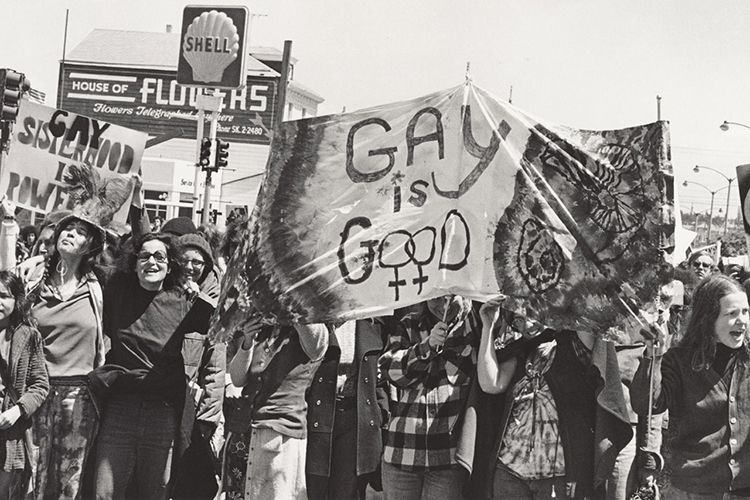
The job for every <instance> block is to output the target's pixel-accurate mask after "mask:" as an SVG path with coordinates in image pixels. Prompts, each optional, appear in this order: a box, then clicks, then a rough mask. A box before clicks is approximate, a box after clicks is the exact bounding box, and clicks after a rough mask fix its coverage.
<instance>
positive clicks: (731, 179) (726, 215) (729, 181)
mask: <svg viewBox="0 0 750 500" xmlns="http://www.w3.org/2000/svg"><path fill="white" fill-rule="evenodd" d="M729 123H733V122H727V121H725V122H724V123H722V124H721V126H722V127H724V126H727V127H728V125H727V124H729ZM735 125H741V126H742V127H747V125H742V124H741V123H736V124H735ZM747 128H750V127H747ZM722 130H726V129H724V128H722ZM702 168H705V169H706V170H711V171H712V172H716V173H717V174H719V175H720V176H722V177H724V178H725V179H726V180H727V189H728V191H727V208H726V212H725V213H724V237H725V238H726V236H727V226H728V224H729V199H730V198H731V197H732V182H734V180H735V179H736V177H727V176H726V175H724V174H723V173H722V172H719V171H718V170H716V169H715V168H711V167H702V166H699V165H696V166H694V167H693V172H695V173H696V174H697V173H699V172H700V171H701V170H700V169H702ZM703 187H705V186H703ZM709 191H710V189H709ZM719 191H720V190H719ZM717 192H718V191H717Z"/></svg>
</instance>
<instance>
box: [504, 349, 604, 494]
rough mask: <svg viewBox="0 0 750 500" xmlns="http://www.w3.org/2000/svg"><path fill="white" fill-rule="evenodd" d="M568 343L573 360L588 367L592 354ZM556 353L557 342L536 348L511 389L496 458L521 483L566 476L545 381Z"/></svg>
mask: <svg viewBox="0 0 750 500" xmlns="http://www.w3.org/2000/svg"><path fill="white" fill-rule="evenodd" d="M571 340H572V345H573V350H574V351H575V353H576V356H577V357H578V359H579V360H580V361H581V363H582V364H583V365H584V366H588V365H589V364H590V363H591V351H590V350H589V349H588V348H587V347H586V346H585V345H584V344H583V342H582V341H581V339H580V338H578V335H575V334H574V335H573V337H572V339H571ZM556 352H557V342H556V341H550V342H545V343H542V344H540V345H539V346H537V347H536V349H535V350H534V351H532V352H531V353H530V354H529V356H528V358H527V359H526V364H525V367H524V368H525V376H524V377H523V378H521V379H520V380H518V382H516V383H515V385H514V386H513V407H512V411H511V417H510V421H509V422H508V426H507V428H506V430H505V435H504V436H503V442H502V446H501V447H500V453H499V456H498V458H499V459H500V462H502V463H503V464H504V465H505V466H506V467H508V468H509V469H510V470H511V471H512V472H514V473H515V474H516V475H517V476H519V477H520V478H522V479H526V480H530V479H544V478H550V477H555V476H564V475H565V458H564V452H563V446H562V441H561V439H560V429H559V418H558V415H557V405H556V403H555V400H554V398H553V396H552V391H551V390H550V387H549V385H548V384H547V380H546V379H545V378H544V376H545V374H546V373H547V371H548V370H549V369H550V367H551V366H552V362H553V361H554V359H555V353H556Z"/></svg>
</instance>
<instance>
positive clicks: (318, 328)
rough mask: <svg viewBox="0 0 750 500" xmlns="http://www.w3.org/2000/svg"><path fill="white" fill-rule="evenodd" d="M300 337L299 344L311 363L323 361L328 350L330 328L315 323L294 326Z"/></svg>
mask: <svg viewBox="0 0 750 500" xmlns="http://www.w3.org/2000/svg"><path fill="white" fill-rule="evenodd" d="M294 329H295V330H297V335H298V336H299V343H300V345H301V346H302V350H303V351H305V354H307V357H308V358H310V361H318V360H320V359H323V356H325V353H326V350H327V349H328V327H326V326H325V325H322V324H319V323H315V324H310V325H294Z"/></svg>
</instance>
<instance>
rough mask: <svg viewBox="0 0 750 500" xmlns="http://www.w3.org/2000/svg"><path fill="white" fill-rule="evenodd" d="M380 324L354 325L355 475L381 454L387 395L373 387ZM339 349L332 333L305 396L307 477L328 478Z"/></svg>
mask: <svg viewBox="0 0 750 500" xmlns="http://www.w3.org/2000/svg"><path fill="white" fill-rule="evenodd" d="M381 328H382V324H381V323H380V322H379V321H378V320H360V321H357V326H356V352H355V356H356V357H357V360H358V363H359V371H358V374H357V422H358V424H357V442H356V443H352V445H353V446H354V445H356V446H357V475H359V476H362V475H365V474H369V473H370V472H373V471H375V470H376V469H377V467H378V464H379V463H380V457H381V454H382V451H383V441H382V437H381V427H382V425H383V418H384V417H383V414H384V412H385V413H387V411H388V402H387V394H386V392H385V391H384V390H383V389H379V388H377V387H376V386H377V373H378V372H377V370H378V357H379V356H380V354H381V352H382V351H383V340H382V335H381ZM340 356H341V349H340V348H339V345H338V342H337V341H336V337H335V334H332V335H331V337H330V343H329V347H328V351H327V352H326V356H325V359H324V360H323V363H322V364H321V366H320V368H319V369H318V371H317V373H316V374H315V377H314V379H313V383H312V386H311V387H310V390H309V392H308V395H307V402H308V412H307V422H308V427H307V428H308V436H307V465H306V472H307V474H313V475H317V476H329V475H330V472H331V447H332V442H333V426H334V416H335V413H336V377H337V375H338V365H339V358H340Z"/></svg>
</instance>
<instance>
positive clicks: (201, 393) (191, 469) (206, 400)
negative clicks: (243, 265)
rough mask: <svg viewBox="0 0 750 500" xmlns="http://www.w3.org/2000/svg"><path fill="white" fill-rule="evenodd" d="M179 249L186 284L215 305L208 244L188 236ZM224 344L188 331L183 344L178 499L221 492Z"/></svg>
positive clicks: (214, 275)
mask: <svg viewBox="0 0 750 500" xmlns="http://www.w3.org/2000/svg"><path fill="white" fill-rule="evenodd" d="M177 246H178V248H179V254H180V259H179V261H178V265H179V266H180V269H181V271H182V274H183V276H184V278H185V281H186V286H187V287H188V288H191V289H192V293H194V294H195V293H200V292H202V294H201V297H202V298H203V299H204V300H206V301H207V302H209V303H211V305H212V306H214V307H215V306H216V301H217V300H218V298H219V292H220V290H219V284H220V282H221V275H220V274H218V273H217V272H216V271H217V270H216V269H214V261H213V258H212V252H211V246H210V245H209V243H208V241H206V240H205V239H204V238H203V236H201V235H200V234H198V233H189V234H184V235H182V236H180V237H179V238H178V239H177ZM217 278H218V279H217ZM189 293H190V292H189ZM224 346H225V345H224V344H223V343H219V344H216V343H215V342H210V341H208V339H207V338H206V335H204V334H203V333H201V332H197V331H196V332H189V333H186V334H185V336H184V339H183V342H182V357H183V360H184V363H185V377H186V381H187V389H188V391H187V394H186V404H185V407H184V410H183V416H182V425H181V429H180V431H181V433H182V436H183V438H184V439H185V444H186V445H187V446H186V449H185V451H184V453H182V455H181V456H178V457H177V460H176V461H175V464H176V465H175V472H174V489H173V491H172V498H173V499H175V500H179V499H182V498H191V499H194V500H198V499H207V500H210V499H212V498H213V497H214V496H215V494H216V492H217V490H218V483H217V481H216V477H215V475H214V467H213V462H214V460H218V454H216V455H217V456H214V454H213V451H212V449H211V444H210V441H211V438H212V436H213V435H214V433H215V432H216V429H217V426H218V424H219V421H220V417H221V407H222V404H223V401H224V379H225V373H226V349H225V347H224ZM178 451H180V450H178Z"/></svg>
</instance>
